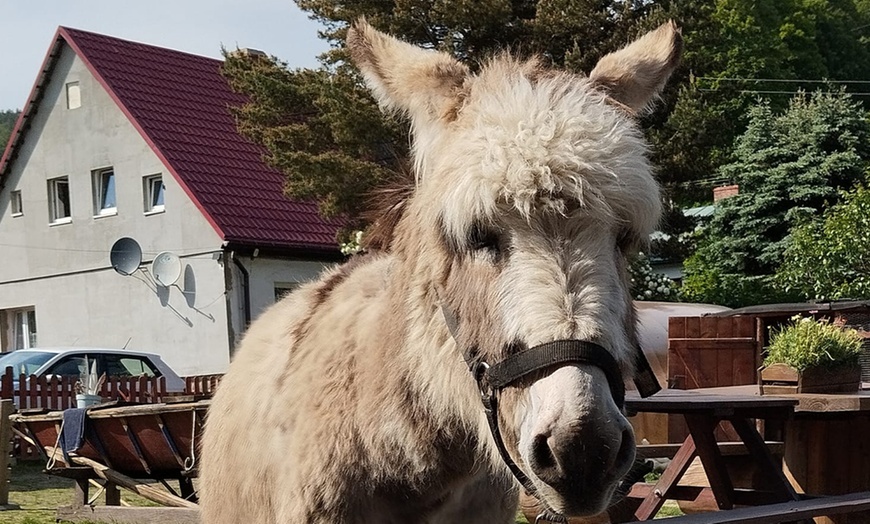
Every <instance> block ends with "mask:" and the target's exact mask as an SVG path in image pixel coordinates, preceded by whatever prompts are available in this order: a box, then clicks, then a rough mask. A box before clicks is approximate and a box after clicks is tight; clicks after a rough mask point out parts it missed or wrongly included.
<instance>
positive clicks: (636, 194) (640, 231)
mask: <svg viewBox="0 0 870 524" xmlns="http://www.w3.org/2000/svg"><path fill="white" fill-rule="evenodd" d="M444 125H445V126H446V127H447V128H448V130H447V132H439V133H437V134H435V133H433V134H431V135H429V134H427V133H426V132H425V131H424V130H418V135H417V136H416V137H415V161H416V167H417V170H418V173H417V174H418V180H419V181H420V184H421V185H420V191H421V193H426V194H428V195H432V196H433V199H437V201H438V202H439V203H440V205H441V217H440V218H441V220H442V227H444V228H445V229H446V232H447V233H448V234H450V235H452V236H454V237H455V238H461V237H462V236H463V235H465V234H466V232H467V230H468V228H469V226H470V225H471V221H472V220H481V219H483V220H486V219H487V218H493V217H494V216H495V215H496V214H497V210H498V209H499V208H500V207H502V206H504V205H505V204H507V205H509V206H511V207H512V208H513V209H515V210H516V212H518V213H520V214H521V215H522V216H524V217H526V218H530V217H531V216H532V215H533V214H535V213H539V212H542V211H546V210H552V211H556V212H560V213H565V212H566V208H567V207H571V208H574V207H577V206H579V207H581V208H585V209H587V210H588V212H589V213H590V214H593V215H594V216H595V217H596V219H597V220H600V221H602V222H604V223H612V224H620V225H623V226H624V227H628V228H630V229H632V230H633V232H634V233H635V234H637V235H638V236H639V237H643V236H645V235H646V234H648V233H649V232H651V231H652V230H653V229H654V228H655V226H656V222H657V220H658V217H659V211H660V203H659V193H658V186H657V184H656V182H655V180H654V179H653V176H652V170H651V167H650V164H649V162H648V159H647V148H646V145H645V143H644V140H643V138H642V135H641V132H640V130H639V129H638V127H637V125H636V123H635V121H634V120H633V118H631V115H629V114H627V113H626V112H625V111H624V110H623V109H621V108H619V107H618V106H617V105H615V104H613V103H612V101H609V100H608V98H607V96H606V95H605V94H603V93H602V92H600V91H598V90H597V89H595V88H594V87H593V86H592V85H591V83H590V82H589V80H588V79H587V78H585V77H581V76H577V75H571V74H568V73H557V72H552V71H544V70H542V69H540V67H539V66H538V64H537V63H536V62H534V61H531V62H519V61H517V60H514V59H512V58H510V57H508V56H501V57H498V58H497V59H494V60H493V61H492V62H490V63H489V64H487V65H486V66H485V67H484V68H483V69H482V71H481V73H480V74H479V75H478V76H477V77H475V78H473V79H472V80H470V81H469V82H468V83H467V86H466V92H465V96H464V97H463V100H462V102H461V106H460V107H459V108H458V109H457V111H456V114H455V119H453V120H452V121H450V122H444ZM442 131H443V128H442ZM429 189H431V190H432V191H431V192H430V191H429ZM436 195H437V196H436ZM427 200H429V199H427ZM429 201H430V202H431V200H429Z"/></svg>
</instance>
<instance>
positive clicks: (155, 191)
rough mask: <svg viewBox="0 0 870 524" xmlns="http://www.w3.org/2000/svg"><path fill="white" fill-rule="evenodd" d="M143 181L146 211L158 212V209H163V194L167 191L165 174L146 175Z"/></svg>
mask: <svg viewBox="0 0 870 524" xmlns="http://www.w3.org/2000/svg"><path fill="white" fill-rule="evenodd" d="M143 181H144V183H143V194H144V195H145V212H146V213H156V212H158V211H163V194H164V193H165V192H166V186H165V185H163V176H162V175H151V176H146V177H145V178H144V179H143Z"/></svg>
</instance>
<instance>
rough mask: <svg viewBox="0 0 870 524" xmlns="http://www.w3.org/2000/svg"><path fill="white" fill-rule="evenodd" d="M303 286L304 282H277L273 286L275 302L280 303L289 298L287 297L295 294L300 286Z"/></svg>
mask: <svg viewBox="0 0 870 524" xmlns="http://www.w3.org/2000/svg"><path fill="white" fill-rule="evenodd" d="M301 285H302V282H275V283H273V284H272V286H273V287H274V290H275V302H276V303H277V302H280V301H282V300H284V299H285V298H287V295H289V294H290V293H293V292H294V291H296V290H297V289H299V286H301Z"/></svg>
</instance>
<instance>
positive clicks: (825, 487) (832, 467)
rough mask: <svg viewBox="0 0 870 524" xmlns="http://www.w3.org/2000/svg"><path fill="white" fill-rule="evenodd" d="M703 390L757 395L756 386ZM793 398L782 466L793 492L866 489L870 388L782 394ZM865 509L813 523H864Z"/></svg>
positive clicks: (869, 479) (869, 483) (869, 481)
mask: <svg viewBox="0 0 870 524" xmlns="http://www.w3.org/2000/svg"><path fill="white" fill-rule="evenodd" d="M706 391H708V393H709V394H714V395H725V396H741V395H751V396H754V397H758V398H766V397H767V395H763V396H762V395H760V394H759V391H758V386H754V385H751V386H731V387H721V388H710V389H708V390H706ZM784 397H785V398H789V399H792V400H794V401H795V402H797V403H796V404H795V408H794V415H793V416H792V417H791V418H790V419H789V420H788V421H787V423H786V424H785V426H784V443H785V449H784V452H783V469H784V472H785V475H786V477H787V478H788V479H789V481H790V482H791V483H792V485H793V486H794V487H795V490H796V491H797V492H798V493H799V494H802V493H809V494H813V495H825V496H835V495H845V494H849V493H856V492H864V491H868V490H870V390H866V389H863V390H858V391H855V392H854V393H835V394H819V393H802V394H796V395H784ZM868 522H870V511H861V512H859V513H855V512H852V513H849V514H844V515H838V516H830V517H817V518H816V523H817V524H859V523H860V524H866V523H868Z"/></svg>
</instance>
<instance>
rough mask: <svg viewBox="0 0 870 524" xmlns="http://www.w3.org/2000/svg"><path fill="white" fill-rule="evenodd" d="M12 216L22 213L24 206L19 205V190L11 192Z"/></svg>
mask: <svg viewBox="0 0 870 524" xmlns="http://www.w3.org/2000/svg"><path fill="white" fill-rule="evenodd" d="M11 196H12V199H11V200H12V216H14V217H20V216H21V215H23V214H24V207H23V206H22V205H21V191H20V190H18V191H13V192H12V195H11Z"/></svg>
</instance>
